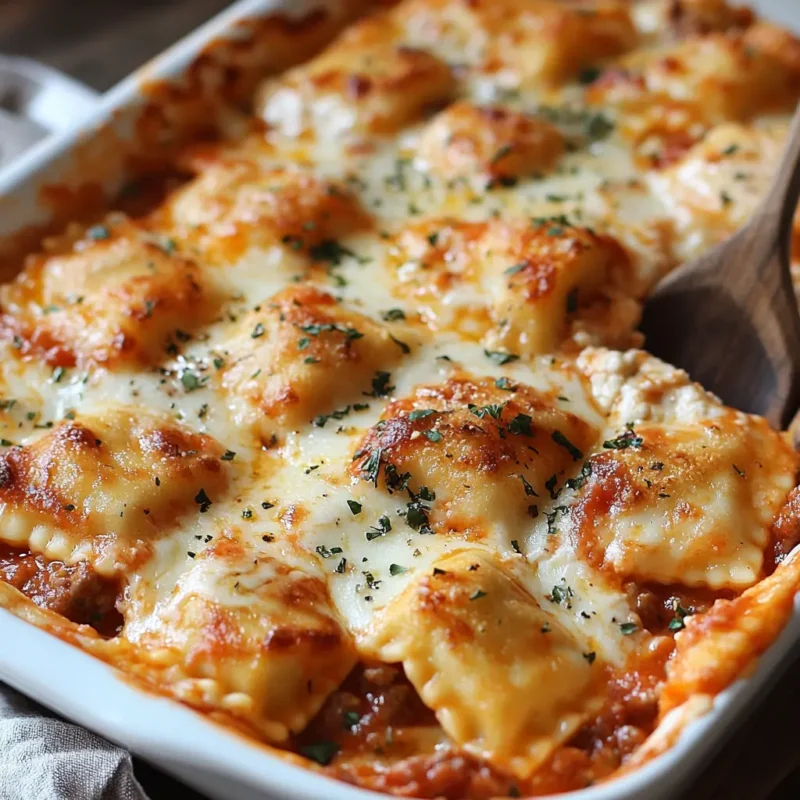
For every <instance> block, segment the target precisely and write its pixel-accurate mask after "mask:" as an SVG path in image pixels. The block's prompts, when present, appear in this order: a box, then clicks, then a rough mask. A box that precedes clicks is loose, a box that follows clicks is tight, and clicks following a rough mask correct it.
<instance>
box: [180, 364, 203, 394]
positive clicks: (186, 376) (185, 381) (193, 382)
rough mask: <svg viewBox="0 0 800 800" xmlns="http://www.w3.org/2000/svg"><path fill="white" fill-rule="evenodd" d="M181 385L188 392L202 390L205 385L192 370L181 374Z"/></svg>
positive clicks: (186, 370)
mask: <svg viewBox="0 0 800 800" xmlns="http://www.w3.org/2000/svg"><path fill="white" fill-rule="evenodd" d="M181 385H182V386H183V388H184V389H186V391H187V392H193V391H194V390H195V389H200V388H201V387H202V385H203V383H202V381H201V380H200V378H198V377H197V375H195V374H194V372H192V371H191V370H188V369H185V370H184V371H183V372H182V373H181Z"/></svg>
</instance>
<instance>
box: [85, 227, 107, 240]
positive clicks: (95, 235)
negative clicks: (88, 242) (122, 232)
mask: <svg viewBox="0 0 800 800" xmlns="http://www.w3.org/2000/svg"><path fill="white" fill-rule="evenodd" d="M86 235H87V236H88V237H89V238H90V239H94V240H95V241H96V242H99V241H101V240H102V239H108V238H109V237H110V236H111V231H110V230H109V229H108V228H107V227H106V226H105V225H92V227H91V228H89V230H88V231H86Z"/></svg>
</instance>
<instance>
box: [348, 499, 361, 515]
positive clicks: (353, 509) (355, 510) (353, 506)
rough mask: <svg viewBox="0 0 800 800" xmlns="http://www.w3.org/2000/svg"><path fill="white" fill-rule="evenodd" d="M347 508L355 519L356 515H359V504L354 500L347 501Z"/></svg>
mask: <svg viewBox="0 0 800 800" xmlns="http://www.w3.org/2000/svg"><path fill="white" fill-rule="evenodd" d="M347 506H348V508H349V509H350V513H351V514H352V515H353V516H354V517H355V516H356V515H357V514H360V513H361V503H359V502H357V501H355V500H348V501H347Z"/></svg>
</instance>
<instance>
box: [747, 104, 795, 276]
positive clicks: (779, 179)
mask: <svg viewBox="0 0 800 800" xmlns="http://www.w3.org/2000/svg"><path fill="white" fill-rule="evenodd" d="M798 198H800V104H798V106H797V109H796V110H795V112H794V117H793V118H792V125H791V127H790V129H789V134H788V136H787V137H786V149H785V150H784V152H783V157H782V158H781V161H780V164H778V168H777V170H776V172H775V178H774V179H773V181H772V186H770V189H769V192H768V193H767V196H766V198H765V200H764V202H763V203H762V205H761V208H760V210H759V217H760V219H759V221H758V223H757V224H759V225H764V226H765V227H766V228H767V229H768V230H769V229H770V228H771V230H772V231H773V232H774V235H775V241H777V242H779V246H780V247H782V248H783V247H786V248H788V246H789V234H790V232H791V230H792V222H793V220H794V215H795V211H796V210H797V201H798ZM787 263H788V253H787Z"/></svg>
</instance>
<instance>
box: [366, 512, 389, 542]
mask: <svg viewBox="0 0 800 800" xmlns="http://www.w3.org/2000/svg"><path fill="white" fill-rule="evenodd" d="M391 529H392V523H391V520H390V519H389V517H387V516H386V514H384V515H383V516H382V517H380V519H378V524H377V525H373V526H372V527H370V529H369V530H368V531H367V534H366V535H367V541H368V542H371V541H372V540H373V539H377V538H378V537H379V536H385V535H386V534H387V533H389V531H391Z"/></svg>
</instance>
